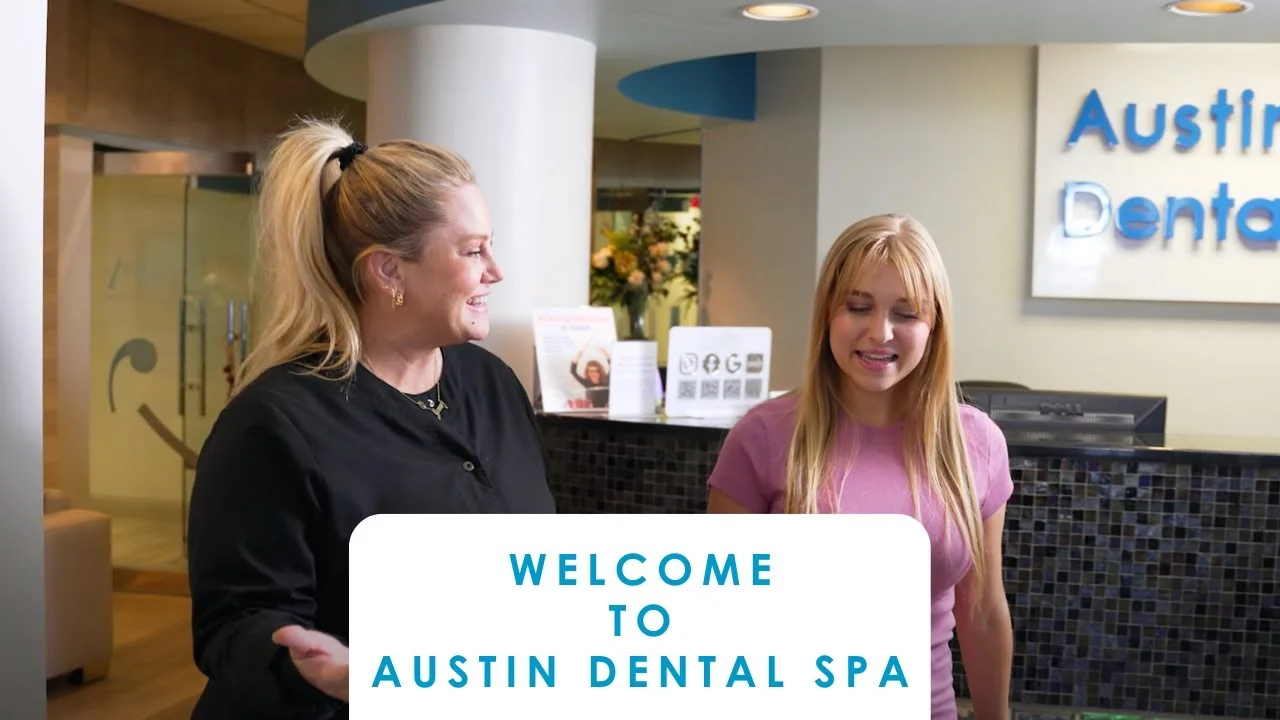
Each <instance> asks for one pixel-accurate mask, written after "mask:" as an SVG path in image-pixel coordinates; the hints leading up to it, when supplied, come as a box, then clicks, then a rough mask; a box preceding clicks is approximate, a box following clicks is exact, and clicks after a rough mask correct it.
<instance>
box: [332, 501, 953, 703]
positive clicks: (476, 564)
mask: <svg viewBox="0 0 1280 720" xmlns="http://www.w3.org/2000/svg"><path fill="white" fill-rule="evenodd" d="M796 517H797V518H801V516H796ZM802 519H803V522H790V520H791V518H786V519H784V520H782V521H779V520H778V519H777V518H776V517H775V518H773V519H772V521H771V520H770V516H765V515H754V516H753V515H741V516H736V515H735V516H722V515H688V516H685V515H635V516H618V515H551V516H494V517H488V516H457V517H453V516H429V517H420V518H419V517H414V516H404V515H395V516H379V517H376V518H370V519H369V520H366V521H365V522H364V523H362V524H361V526H360V528H359V529H358V530H357V532H356V534H355V536H354V537H353V538H352V541H351V637H350V648H351V666H350V677H351V681H350V683H351V709H352V714H351V717H352V718H355V719H357V720H358V719H359V718H362V717H370V718H373V717H388V716H392V715H396V716H399V715H408V714H423V715H426V714H429V715H430V716H432V717H437V716H438V717H450V716H454V715H462V716H466V717H484V716H486V715H487V713H489V712H493V713H499V714H501V716H509V715H510V714H511V713H512V711H518V712H525V711H530V712H531V711H535V710H537V709H539V708H542V709H554V710H555V711H556V716H557V717H559V718H565V719H567V720H575V719H576V718H583V719H584V720H585V719H586V718H597V717H600V716H601V715H602V711H603V714H607V715H608V716H609V717H611V718H621V719H622V720H628V719H630V718H637V719H638V718H645V719H646V720H651V719H652V718H654V717H683V716H685V715H687V714H688V713H689V712H691V709H695V708H697V707H701V705H699V704H698V703H706V704H707V705H706V706H707V707H714V708H715V711H714V712H715V713H717V714H720V713H722V714H725V715H726V716H732V717H737V718H755V717H761V718H764V717H777V716H779V715H780V714H781V713H783V712H796V713H799V714H803V715H804V716H805V717H807V718H818V719H819V720H822V719H825V718H837V717H850V716H854V715H856V716H866V717H925V716H927V715H928V712H929V706H930V697H931V695H932V694H933V687H932V676H931V667H932V666H931V662H930V657H931V656H930V652H931V641H930V598H931V596H932V595H931V587H930V559H929V558H930V554H929V540H928V537H927V535H926V534H925V533H924V530H923V529H922V528H921V527H920V525H919V523H917V522H916V521H915V520H913V519H912V518H910V517H907V516H901V515H898V516H876V515H858V516H849V515H846V516H837V515H831V516H805V517H803V518H802ZM766 524H768V525H769V527H767V528H766V527H765V525H766ZM779 525H783V526H785V527H779ZM690 703H694V704H693V705H690ZM789 707H790V708H791V709H790V710H788V708H789ZM495 716H498V715H495Z"/></svg>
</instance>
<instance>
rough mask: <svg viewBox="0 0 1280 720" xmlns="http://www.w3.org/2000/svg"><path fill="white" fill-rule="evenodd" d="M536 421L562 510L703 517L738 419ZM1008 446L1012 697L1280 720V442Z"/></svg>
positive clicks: (959, 675) (1035, 440)
mask: <svg viewBox="0 0 1280 720" xmlns="http://www.w3.org/2000/svg"><path fill="white" fill-rule="evenodd" d="M539 422H540V424H541V428H542V432H543V435H544V438H545V441H546V445H547V451H548V456H549V461H550V467H551V482H552V490H553V492H554V494H555V497H556V501H557V504H558V509H559V512H561V513H701V512H703V511H704V510H705V507H706V479H707V477H708V476H709V475H710V473H711V469H712V468H713V467H714V465H715V462H716V457H717V454H718V453H719V448H720V444H721V443H722V442H723V440H724V436H725V434H726V433H727V432H728V430H729V428H730V427H732V424H733V422H732V421H731V420H723V421H701V420H692V419H680V420H677V419H670V418H660V417H652V418H647V417H642V418H629V419H609V418H607V417H605V416H590V415H579V414H575V415H555V414H545V413H544V414H541V415H539ZM1006 436H1007V438H1008V440H1009V455H1010V467H1011V468H1012V471H1013V482H1014V493H1013V497H1012V498H1011V499H1010V501H1009V507H1008V512H1007V521H1006V530H1005V537H1004V557H1005V564H1004V573H1005V584H1006V588H1007V590H1008V597H1009V606H1010V610H1011V612H1012V615H1013V627H1014V665H1013V686H1012V701H1013V702H1014V703H1016V704H1029V705H1039V706H1050V707H1057V708H1080V707H1085V708H1104V709H1111V710H1112V711H1113V712H1116V713H1118V714H1122V713H1132V714H1133V715H1134V716H1135V717H1153V716H1157V715H1158V714H1163V715H1166V716H1167V715H1172V714H1178V715H1181V714H1186V715H1195V716H1209V717H1228V718H1273V717H1280V595H1278V594H1277V593H1278V592H1280V572H1278V571H1277V568H1276V565H1277V557H1278V556H1280V442H1277V441H1275V440H1247V439H1239V438H1226V437H1172V436H1170V437H1165V438H1163V442H1162V443H1160V444H1158V445H1156V444H1151V443H1144V442H1142V441H1140V440H1130V441H1127V442H1117V441H1115V440H1113V439H1108V438H1101V437H1091V436H1087V435H1081V436H1076V437H1068V436H1057V437H1043V436H1036V435H1031V434H1024V433H1019V432H1013V431H1010V432H1007V433H1006ZM957 657H958V652H957ZM955 679H956V689H957V692H958V694H959V696H960V697H962V698H964V697H967V696H968V688H967V686H966V683H965V679H964V673H963V669H962V666H961V665H960V663H959V661H957V663H956V665H955ZM1126 717H1127V716H1126Z"/></svg>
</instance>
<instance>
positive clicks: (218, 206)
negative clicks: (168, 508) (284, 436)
mask: <svg viewBox="0 0 1280 720" xmlns="http://www.w3.org/2000/svg"><path fill="white" fill-rule="evenodd" d="M252 182H253V178H252V177H250V176H247V175H243V176H233V177H228V176H213V175H201V176H193V177H191V178H189V179H188V184H187V200H186V215H187V228H186V244H185V248H186V261H185V263H184V266H185V273H184V275H185V277H184V292H183V296H182V297H181V298H180V299H179V307H178V312H179V313H180V315H181V317H182V326H183V327H182V331H181V334H180V335H179V342H178V353H179V356H180V357H181V362H180V363H179V365H178V368H179V372H180V373H181V377H180V378H179V380H178V382H179V385H180V386H181V388H182V391H181V394H180V402H181V404H182V407H181V410H180V414H181V417H182V442H183V453H184V462H183V471H182V486H181V489H182V519H183V526H182V541H183V550H184V557H185V550H186V538H187V533H186V517H187V508H188V499H189V498H190V497H191V488H192V484H193V483H194V482H195V459H196V457H197V456H198V454H199V452H200V448H201V447H203V445H204V441H205V438H207V437H208V436H209V431H210V430H212V429H213V423H214V421H215V420H217V418H218V414H219V413H221V412H222V409H223V408H224V407H226V403H227V400H228V398H229V396H230V393H231V388H232V379H233V378H234V376H235V372H236V370H237V368H239V366H240V363H241V362H243V361H244V357H245V353H246V352H247V351H248V345H247V336H248V331H249V281H250V277H251V274H252V270H253V233H252V228H251V217H252V215H253V210H254V196H253V194H252Z"/></svg>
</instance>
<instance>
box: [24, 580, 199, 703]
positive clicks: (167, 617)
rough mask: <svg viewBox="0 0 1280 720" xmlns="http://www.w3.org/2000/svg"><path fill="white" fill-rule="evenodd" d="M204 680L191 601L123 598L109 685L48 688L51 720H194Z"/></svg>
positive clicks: (119, 604)
mask: <svg viewBox="0 0 1280 720" xmlns="http://www.w3.org/2000/svg"><path fill="white" fill-rule="evenodd" d="M203 688H204V676H203V675H201V674H200V671H199V670H197V669H196V667H195V663H194V662H193V661H192V659H191V601H190V599H188V598H185V597H181V596H177V595H153V594H142V593H131V592H118V593H116V596H115V657H114V658H112V661H111V672H110V674H109V675H108V676H107V677H106V678H105V679H103V680H99V681H97V682H93V683H89V684H87V685H84V686H81V687H75V686H72V685H70V684H69V683H67V682H66V681H62V680H55V681H50V682H49V683H48V685H47V689H48V698H49V714H48V716H49V720H81V719H83V720H189V718H190V717H191V709H192V708H193V707H194V706H195V702H196V698H197V697H198V696H199V694H200V691H201V689H203Z"/></svg>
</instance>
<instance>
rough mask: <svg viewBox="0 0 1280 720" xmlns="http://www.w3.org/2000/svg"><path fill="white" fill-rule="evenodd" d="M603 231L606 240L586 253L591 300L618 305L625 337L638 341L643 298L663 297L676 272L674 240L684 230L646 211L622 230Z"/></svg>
mask: <svg viewBox="0 0 1280 720" xmlns="http://www.w3.org/2000/svg"><path fill="white" fill-rule="evenodd" d="M604 233H605V237H606V238H607V239H608V241H609V242H608V244H607V245H605V246H604V247H602V248H600V249H599V250H597V251H596V252H595V253H593V254H592V256H591V304H593V305H621V306H622V307H623V308H625V309H626V311H627V315H628V319H629V320H630V325H629V327H630V337H631V339H632V340H642V339H644V337H645V333H644V312H645V308H646V307H647V305H648V303H649V298H651V297H654V296H657V297H666V296H667V293H668V292H669V288H668V287H667V284H668V283H669V282H670V281H671V279H672V278H673V277H675V276H676V274H678V273H679V272H680V271H681V265H680V255H681V253H680V251H679V249H678V248H677V242H678V241H680V240H684V239H686V238H687V236H688V233H687V232H686V231H684V230H681V229H680V228H679V227H678V226H677V225H676V224H675V223H673V222H671V221H670V220H668V219H666V218H663V217H662V216H661V215H659V214H658V213H657V212H654V211H652V210H650V211H647V212H644V213H639V214H637V215H636V217H635V219H634V221H633V222H632V224H631V226H630V227H628V228H627V229H626V230H621V231H619V230H610V229H608V228H606V229H605V231H604Z"/></svg>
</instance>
